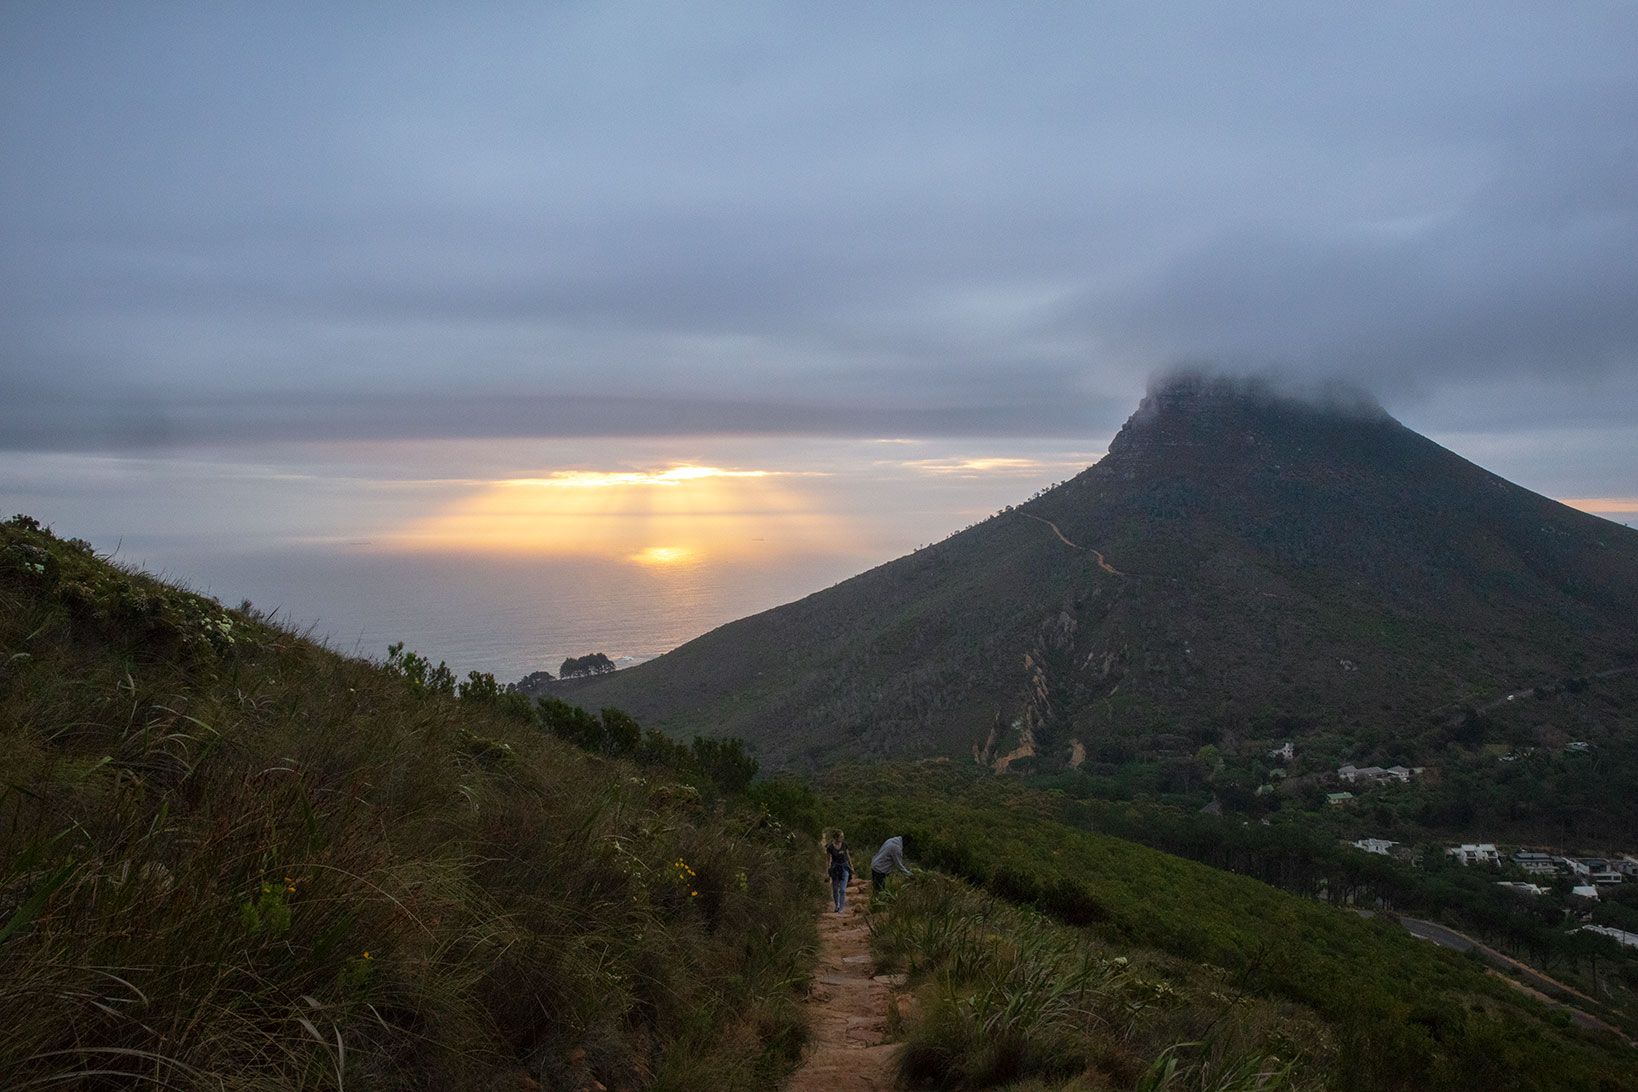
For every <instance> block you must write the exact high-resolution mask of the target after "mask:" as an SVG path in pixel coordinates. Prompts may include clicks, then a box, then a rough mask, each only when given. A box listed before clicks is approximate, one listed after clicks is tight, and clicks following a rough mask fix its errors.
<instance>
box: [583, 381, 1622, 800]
mask: <svg viewBox="0 0 1638 1092" xmlns="http://www.w3.org/2000/svg"><path fill="white" fill-rule="evenodd" d="M1634 618H1638V532H1634V531H1632V530H1630V529H1628V528H1625V527H1622V526H1619V525H1617V524H1614V523H1610V522H1608V521H1606V520H1601V519H1598V518H1596V517H1594V516H1590V515H1586V514H1584V513H1582V512H1578V511H1575V510H1573V509H1570V508H1568V507H1565V506H1564V505H1562V504H1559V503H1557V502H1555V501H1552V500H1549V499H1547V498H1545V497H1542V496H1539V495H1537V494H1535V493H1531V492H1529V491H1528V490H1525V489H1522V488H1520V487H1518V486H1516V485H1513V484H1511V483H1509V482H1506V481H1504V480H1502V479H1501V478H1498V477H1496V476H1495V475H1494V474H1491V473H1489V472H1487V471H1485V470H1483V469H1481V468H1479V467H1477V466H1475V465H1473V464H1472V463H1469V462H1467V461H1466V460H1464V459H1462V458H1460V457H1459V456H1457V455H1455V454H1453V453H1452V452H1450V451H1447V450H1445V449H1444V448H1442V447H1440V446H1439V445H1437V444H1435V443H1433V442H1432V441H1430V440H1428V439H1426V438H1424V437H1422V436H1419V435H1417V434H1416V433H1415V432H1412V431H1411V430H1410V429H1408V428H1406V427H1404V426H1403V425H1401V424H1399V423H1398V422H1397V421H1395V420H1393V419H1392V418H1391V417H1389V416H1388V415H1387V414H1386V413H1384V412H1382V411H1381V410H1380V409H1377V408H1375V407H1372V406H1369V405H1365V404H1360V403H1352V404H1348V405H1334V404H1333V405H1324V406H1318V405H1313V404H1309V403H1304V402H1298V401H1295V400H1292V399H1289V398H1284V397H1280V396H1277V395H1275V394H1273V393H1272V392H1270V391H1268V390H1265V389H1262V388H1259V387H1256V386H1254V385H1248V384H1245V383H1232V382H1227V381H1215V380H1208V379H1201V378H1182V379H1176V380H1172V381H1170V382H1167V383H1163V384H1161V385H1160V386H1158V387H1157V388H1156V389H1155V390H1153V391H1152V392H1151V393H1150V395H1149V396H1148V398H1146V399H1145V401H1144V403H1143V405H1142V406H1141V407H1140V408H1139V409H1138V411H1137V412H1136V413H1135V414H1134V415H1133V416H1132V418H1131V420H1129V421H1128V422H1127V423H1126V425H1125V427H1124V428H1122V429H1121V431H1120V434H1119V435H1118V436H1117V437H1116V438H1115V440H1114V442H1113V443H1112V444H1111V445H1110V450H1109V454H1108V456H1107V457H1106V458H1104V459H1103V460H1102V461H1101V462H1099V463H1098V464H1097V465H1095V466H1093V467H1091V468H1090V469H1088V470H1086V471H1085V472H1083V473H1081V474H1080V475H1078V476H1076V477H1075V478H1073V479H1072V480H1070V481H1068V482H1065V483H1063V484H1062V485H1060V486H1058V487H1056V488H1053V489H1050V490H1048V491H1047V492H1045V493H1044V494H1042V495H1040V496H1039V497H1036V498H1034V499H1031V500H1029V501H1028V502H1026V503H1024V504H1021V505H1019V506H1018V507H1017V508H1013V509H1009V510H1007V511H1005V512H1002V513H1000V514H998V515H996V516H994V517H993V518H991V519H988V520H985V521H984V522H982V523H980V524H978V525H977V526H975V527H972V528H969V529H967V530H965V531H962V532H961V533H959V534H956V535H953V536H951V537H950V538H948V539H946V540H945V541H943V542H940V543H938V544H936V545H934V546H930V547H927V548H925V549H922V550H920V551H917V552H916V553H914V554H912V555H910V556H907V557H903V558H899V559H898V560H896V561H893V562H890V563H888V564H886V565H882V566H880V567H878V568H876V569H872V570H871V571H869V572H867V573H864V574H862V575H860V576H857V577H855V578H853V579H852V580H849V581H846V582H844V583H842V584H839V585H837V586H836V587H834V588H830V589H827V590H825V591H822V592H818V593H816V594H814V595H810V596H808V597H807V598H806V599H803V600H801V601H799V602H796V603H792V604H789V605H786V606H783V607H779V608H777V609H774V610H770V611H767V612H764V613H762V614H758V615H755V616H753V617H750V618H746V619H742V620H740V621H737V622H734V623H731V624H729V625H727V626H723V627H721V628H720V629H717V630H714V631H712V632H711V633H708V634H706V635H704V636H703V637H700V638H698V639H696V640H694V641H691V642H689V643H688V644H686V645H683V646H682V647H681V648H678V649H676V650H675V651H673V652H671V653H668V654H667V655H665V656H662V657H660V658H659V659H657V660H653V661H650V662H648V663H645V664H642V665H639V666H637V667H635V668H631V669H628V670H624V671H620V672H617V673H615V674H613V675H608V676H603V677H600V678H595V679H588V680H576V681H573V682H569V683H565V684H560V692H561V693H562V694H563V696H565V697H567V698H568V699H570V700H573V701H576V702H580V703H582V704H585V705H587V706H588V707H591V708H595V707H597V706H600V705H604V704H613V705H618V706H621V707H622V708H627V709H629V710H630V711H631V712H632V713H633V714H635V715H637V716H638V717H639V718H640V719H642V720H644V721H645V722H647V723H652V724H654V725H656V726H657V727H660V728H662V729H667V730H673V729H676V730H700V731H706V730H710V731H721V732H724V733H728V734H732V735H736V736H741V737H744V738H746V739H748V740H751V741H753V742H754V743H755V744H756V745H757V746H758V747H759V748H760V753H761V754H762V755H763V756H764V761H765V763H767V764H775V765H777V764H781V763H784V764H791V765H795V766H798V767H802V766H815V765H823V764H827V763H830V762H833V761H836V760H838V759H855V760H857V759H866V758H872V757H880V756H893V755H912V756H913V755H925V754H938V753H943V754H949V755H961V756H964V757H970V758H971V759H975V760H977V761H978V762H981V763H984V764H988V765H991V766H993V767H998V768H999V767H1010V768H1014V769H1025V768H1036V769H1047V770H1050V769H1053V768H1063V767H1064V766H1066V765H1079V764H1085V765H1087V766H1088V768H1092V767H1097V766H1100V765H1101V766H1102V767H1104V768H1106V769H1113V768H1115V767H1117V766H1119V765H1120V764H1121V763H1124V762H1127V761H1130V760H1132V759H1134V758H1136V759H1139V760H1144V761H1150V762H1155V763H1159V764H1162V765H1163V764H1164V763H1166V762H1168V761H1170V760H1180V761H1182V762H1184V763H1185V764H1186V763H1187V762H1188V761H1189V760H1192V759H1193V757H1194V755H1195V753H1196V751H1197V750H1198V749H1199V748H1200V747H1201V746H1202V745H1204V744H1207V743H1211V744H1214V745H1216V746H1217V747H1218V748H1219V749H1220V750H1221V751H1223V752H1224V753H1225V754H1228V755H1230V756H1231V757H1232V756H1233V755H1234V754H1235V753H1237V751H1238V750H1245V752H1246V753H1247V754H1255V755H1257V756H1259V757H1260V756H1261V755H1262V753H1263V752H1262V751H1261V750H1255V749H1254V748H1255V747H1256V746H1261V747H1263V748H1264V749H1266V747H1267V746H1268V744H1266V743H1259V741H1261V740H1271V741H1278V740H1282V739H1296V740H1297V741H1298V742H1299V744H1300V743H1301V742H1302V741H1304V740H1305V739H1308V738H1310V737H1312V736H1314V735H1316V734H1324V735H1325V737H1326V738H1327V739H1329V740H1332V741H1337V740H1341V741H1343V745H1344V746H1346V745H1347V743H1348V741H1360V743H1361V746H1362V747H1366V748H1367V749H1368V747H1371V746H1375V745H1376V744H1377V743H1379V742H1380V741H1382V740H1384V739H1390V740H1395V741H1400V742H1402V743H1403V746H1401V747H1399V749H1398V752H1396V753H1397V754H1398V755H1399V757H1396V758H1394V759H1393V761H1405V762H1414V763H1415V764H1431V763H1432V762H1433V761H1434V760H1435V759H1436V758H1437V754H1438V752H1439V751H1440V750H1441V749H1442V748H1443V747H1444V746H1446V745H1447V744H1448V743H1449V742H1450V732H1449V730H1448V726H1449V724H1450V722H1451V720H1452V718H1454V717H1457V716H1459V715H1460V713H1461V710H1462V709H1463V707H1466V706H1476V707H1482V706H1484V705H1485V704H1487V703H1490V702H1492V701H1494V700H1495V699H1497V698H1499V697H1501V696H1503V695H1505V694H1507V693H1509V692H1511V691H1516V690H1519V689H1521V688H1526V687H1537V686H1541V685H1543V684H1558V683H1564V682H1566V681H1568V682H1574V681H1575V680H1577V679H1580V680H1582V681H1585V679H1586V678H1587V677H1589V676H1595V675H1597V674H1598V673H1600V672H1606V671H1611V670H1620V669H1626V668H1630V667H1632V666H1633V665H1634V664H1635V663H1638V627H1635V626H1634V622H1633V619H1634ZM1571 689H1572V690H1574V687H1571ZM1583 705H1586V703H1583ZM1578 708H1579V707H1578ZM1578 721H1579V722H1578V723H1577V724H1576V727H1575V731H1577V732H1580V733H1582V735H1579V736H1577V737H1573V738H1582V739H1595V740H1619V739H1625V738H1632V737H1634V736H1635V734H1638V733H1635V731H1634V729H1635V728H1638V710H1634V709H1632V708H1626V707H1620V708H1612V707H1603V706H1593V705H1586V707H1585V708H1584V709H1582V711H1581V713H1580V714H1578ZM1474 724H1475V725H1477V727H1476V728H1475V730H1476V731H1478V730H1480V729H1482V728H1483V726H1482V725H1480V724H1478V722H1474ZM1562 731H1563V729H1562V725H1555V724H1551V723H1546V722H1543V723H1541V724H1532V725H1529V726H1527V727H1526V729H1525V734H1526V735H1531V734H1534V735H1539V736H1540V737H1541V738H1540V739H1539V742H1540V743H1541V744H1542V745H1545V746H1562V744H1563V743H1564V739H1563V738H1560V736H1561V735H1562ZM1364 741H1369V743H1368V744H1367V743H1366V742H1364ZM1483 742H1485V740H1483V739H1478V740H1464V741H1463V743H1464V745H1465V744H1466V743H1474V744H1475V745H1476V744H1478V743H1483ZM1527 742H1529V740H1512V741H1510V743H1511V745H1514V746H1518V745H1520V744H1521V743H1527ZM1184 772H1185V774H1187V772H1188V771H1187V770H1185V771H1184ZM1175 787H1183V786H1175Z"/></svg>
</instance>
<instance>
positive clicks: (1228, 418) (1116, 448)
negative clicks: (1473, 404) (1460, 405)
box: [1109, 371, 1394, 453]
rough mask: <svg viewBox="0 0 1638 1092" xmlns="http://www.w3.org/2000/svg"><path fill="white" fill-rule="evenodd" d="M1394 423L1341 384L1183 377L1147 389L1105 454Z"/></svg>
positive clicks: (1375, 405) (1363, 396)
mask: <svg viewBox="0 0 1638 1092" xmlns="http://www.w3.org/2000/svg"><path fill="white" fill-rule="evenodd" d="M1392 423H1394V420H1393V418H1392V417H1390V416H1389V415H1388V413H1387V411H1386V410H1384V409H1383V408H1382V406H1381V405H1380V404H1379V403H1378V402H1377V401H1376V399H1374V398H1372V397H1371V396H1370V395H1369V394H1367V393H1366V392H1365V391H1363V390H1360V389H1359V388H1357V387H1353V386H1350V385H1348V384H1344V383H1340V382H1324V383H1305V384H1295V383H1291V382H1283V381H1279V380H1276V379H1274V378H1272V377H1267V376H1230V375H1217V374H1212V373H1209V372H1201V371H1181V372H1171V373H1168V374H1165V375H1162V376H1159V377H1157V378H1156V379H1155V380H1154V381H1153V382H1151V383H1150V385H1149V392H1148V393H1147V394H1146V395H1145V396H1144V398H1143V401H1142V402H1141V403H1139V404H1138V408H1137V410H1136V411H1135V412H1134V413H1133V414H1132V416H1131V417H1130V418H1128V419H1127V421H1126V424H1124V425H1123V426H1121V430H1120V432H1119V433H1117V434H1116V436H1115V439H1114V440H1113V441H1112V442H1111V443H1110V445H1109V450H1110V452H1111V453H1122V452H1134V451H1142V450H1145V449H1148V448H1156V447H1173V446H1179V445H1183V446H1194V445H1197V444H1202V443H1211V444H1223V443H1234V442H1242V443H1256V442H1259V441H1263V442H1266V441H1269V440H1272V439H1276V438H1277V437H1278V436H1279V435H1281V434H1284V433H1287V432H1289V431H1291V430H1292V429H1295V430H1297V431H1300V432H1309V431H1312V430H1313V429H1314V428H1315V427H1326V426H1330V427H1336V426H1344V427H1357V426H1359V425H1361V424H1364V425H1371V426H1381V425H1384V424H1392Z"/></svg>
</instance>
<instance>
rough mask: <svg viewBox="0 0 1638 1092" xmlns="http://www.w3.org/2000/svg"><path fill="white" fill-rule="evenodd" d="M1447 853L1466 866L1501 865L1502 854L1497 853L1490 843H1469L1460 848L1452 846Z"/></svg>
mask: <svg viewBox="0 0 1638 1092" xmlns="http://www.w3.org/2000/svg"><path fill="white" fill-rule="evenodd" d="M1445 852H1446V853H1447V854H1449V855H1450V856H1452V857H1454V858H1456V859H1457V860H1458V861H1460V862H1462V864H1464V865H1474V864H1485V865H1496V864H1501V854H1500V853H1498V852H1497V851H1496V847H1495V845H1494V844H1492V843H1490V842H1468V843H1464V844H1463V845H1459V846H1451V847H1449V848H1448V849H1446V850H1445Z"/></svg>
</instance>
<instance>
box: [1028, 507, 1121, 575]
mask: <svg viewBox="0 0 1638 1092" xmlns="http://www.w3.org/2000/svg"><path fill="white" fill-rule="evenodd" d="M1018 514H1019V515H1020V516H1023V517H1025V518H1026V519H1032V520H1034V521H1035V522H1036V523H1044V524H1046V525H1047V526H1048V527H1050V528H1052V533H1053V534H1055V535H1057V536H1058V541H1059V542H1061V543H1063V544H1064V545H1065V546H1068V547H1069V548H1070V549H1073V550H1091V553H1092V557H1093V558H1094V559H1095V560H1096V561H1097V563H1098V568H1100V569H1102V570H1103V571H1104V572H1106V573H1109V574H1110V575H1112V576H1125V575H1126V574H1125V573H1123V572H1121V571H1120V570H1119V569H1117V568H1115V567H1114V566H1113V565H1111V564H1109V562H1108V561H1107V560H1106V559H1105V558H1104V556H1103V551H1102V550H1092V549H1091V547H1089V546H1082V545H1081V544H1080V543H1078V542H1071V541H1069V539H1067V538H1065V537H1064V533H1063V532H1062V531H1060V530H1058V525H1057V524H1056V523H1053V522H1052V521H1051V520H1049V519H1042V518H1041V517H1040V516H1036V515H1031V514H1030V513H1028V512H1019V513H1018Z"/></svg>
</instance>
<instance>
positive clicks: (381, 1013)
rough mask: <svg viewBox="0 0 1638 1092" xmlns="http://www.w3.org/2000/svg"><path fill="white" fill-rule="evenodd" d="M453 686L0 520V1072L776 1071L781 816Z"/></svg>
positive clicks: (360, 1080)
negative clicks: (582, 746) (354, 654)
mask: <svg viewBox="0 0 1638 1092" xmlns="http://www.w3.org/2000/svg"><path fill="white" fill-rule="evenodd" d="M461 694H462V696H461V697H460V698H456V697H455V696H454V695H452V694H440V693H432V692H429V691H428V690H427V689H426V688H425V687H423V686H420V685H418V684H417V683H416V682H415V681H414V680H412V679H407V678H405V677H404V675H403V673H402V672H400V673H398V674H394V673H393V672H390V671H388V670H385V669H383V668H381V667H378V666H375V665H372V664H368V663H365V662H362V661H358V660H353V659H347V658H343V657H340V656H337V655H335V654H333V653H331V652H329V651H327V650H324V649H322V648H320V647H318V646H316V645H314V644H313V643H311V642H309V641H307V640H304V639H303V638H302V637H301V636H300V635H298V634H295V633H292V632H290V631H288V630H286V629H283V628H281V627H279V626H276V625H273V624H270V623H269V621H268V620H267V619H265V618H261V617H260V616H258V615H257V614H256V613H255V612H254V611H249V610H239V611H229V610H224V609H223V608H222V607H221V606H220V605H219V604H217V603H215V602H214V601H212V600H209V599H205V598H202V597H199V596H195V595H191V594H189V593H187V592H184V591H181V590H178V589H176V588H174V587H170V586H167V585H164V584H161V583H159V582H157V581H153V580H150V579H148V578H145V577H143V576H141V575H138V574H133V573H128V572H124V571H121V570H119V569H117V568H115V567H113V566H110V565H108V564H106V563H105V562H103V561H101V560H99V559H97V558H96V557H94V556H93V555H92V554H91V553H90V551H89V549H88V548H86V547H85V546H84V545H83V544H78V543H72V542H66V541H62V540H58V539H54V538H52V537H50V536H49V535H48V534H46V533H44V532H42V531H40V530H38V529H37V528H35V527H34V526H32V524H31V522H30V521H21V520H18V521H12V522H11V523H8V524H5V525H0V756H3V763H0V764H3V768H4V770H5V775H4V778H3V781H0V979H3V981H4V982H5V983H6V988H5V989H4V990H3V991H0V1084H4V1085H5V1086H6V1087H8V1088H24V1087H34V1086H46V1085H50V1086H57V1085H59V1084H63V1083H67V1084H72V1085H73V1086H74V1087H86V1088H96V1087H114V1086H119V1087H125V1086H127V1085H129V1084H131V1083H133V1082H136V1081H138V1080H144V1081H146V1082H149V1083H153V1084H154V1085H155V1086H158V1087H168V1088H207V1087H208V1088H213V1089H264V1088H266V1089H271V1088H288V1087H296V1086H299V1087H311V1088H331V1087H334V1088H338V1089H339V1088H341V1087H344V1086H345V1087H353V1088H386V1087H391V1088H426V1089H443V1088H483V1087H508V1088H516V1087H525V1086H527V1080H529V1079H532V1080H538V1081H540V1082H542V1083H543V1084H544V1085H546V1086H548V1087H579V1086H589V1082H590V1081H591V1080H593V1079H596V1080H601V1081H602V1082H604V1083H605V1084H608V1085H611V1086H621V1087H656V1086H659V1087H667V1088H702V1089H703V1088H713V1089H715V1088H744V1089H752V1088H765V1087H768V1086H769V1085H770V1084H771V1083H773V1082H775V1081H776V1080H777V1077H778V1075H779V1074H780V1073H782V1072H783V1070H784V1068H785V1067H786V1066H787V1065H788V1064H789V1062H790V1061H791V1060H792V1059H793V1058H794V1056H795V1054H796V1053H797V1051H798V1050H799V1049H800V1045H801V1041H802V1031H801V1024H800V1014H799V1011H798V1010H797V1007H796V999H795V996H794V992H793V988H792V987H793V984H794V983H795V982H797V981H799V980H801V979H802V978H803V977H804V975H805V973H806V967H807V965H808V960H809V958H810V957H811V949H812V945H813V940H814V938H813V932H812V928H813V927H812V921H811V912H810V911H811V906H810V905H809V902H810V901H811V900H809V899H808V898H807V897H806V896H808V895H809V894H811V892H809V891H808V890H807V888H806V886H805V885H804V883H803V878H802V877H801V875H800V874H799V872H798V864H797V857H798V856H799V854H800V850H798V849H797V848H796V846H795V845H794V841H795V839H793V837H792V836H790V835H789V834H787V833H785V832H783V831H782V830H780V829H779V828H778V827H777V826H776V825H774V824H770V823H769V822H768V821H767V820H766V819H765V817H763V816H762V814H761V813H760V811H753V810H751V809H741V808H736V807H732V806H725V805H724V804H723V803H722V802H721V801H714V800H712V799H711V797H710V793H709V791H708V792H707V793H706V794H705V795H704V796H702V794H701V793H700V791H698V789H696V788H694V787H692V786H689V785H686V784H680V783H678V782H676V781H675V779H674V778H673V777H671V776H670V775H665V774H661V773H658V772H656V771H654V770H648V769H642V768H639V767H637V766H633V765H631V764H628V763H625V762H617V761H609V760H606V759H599V758H596V757H591V756H587V755H585V754H583V753H582V752H580V751H579V750H577V749H575V748H573V747H571V746H569V745H568V744H565V743H563V742H560V741H558V740H555V739H552V738H550V737H549V735H548V734H547V733H545V732H543V731H542V730H541V729H540V728H539V726H538V725H536V724H534V723H532V722H531V721H529V720H528V719H526V714H527V711H526V710H525V711H523V712H524V715H520V711H519V709H518V707H517V706H516V705H515V704H512V703H508V702H506V701H503V700H500V698H499V697H498V696H497V695H495V694H494V692H493V689H492V688H488V689H486V688H484V687H482V686H474V687H472V688H466V689H463V690H462V691H461ZM802 848H803V849H805V848H806V840H805V839H803V840H802Z"/></svg>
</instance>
